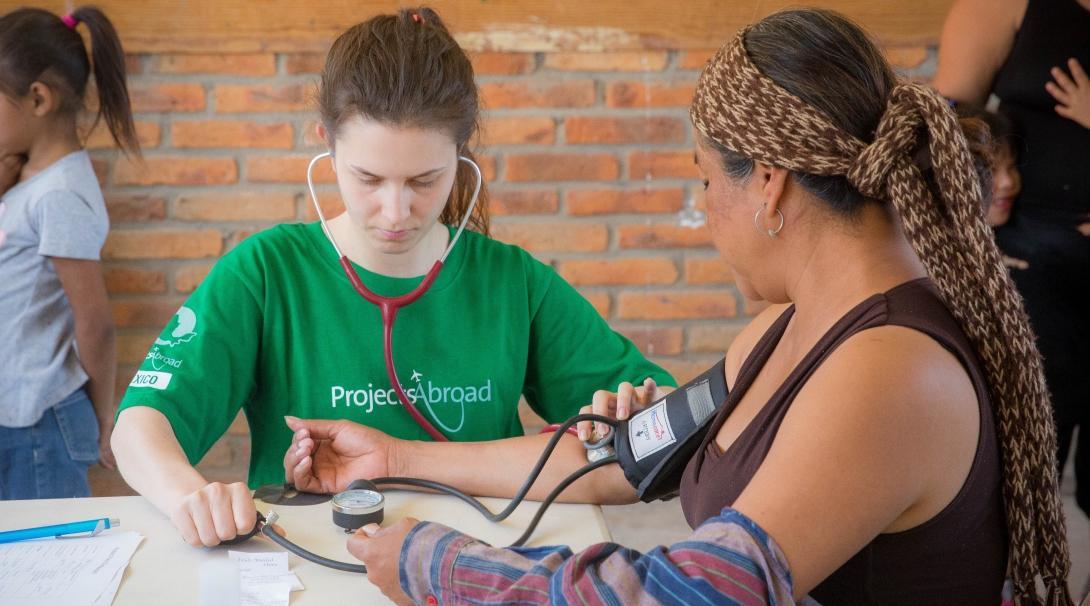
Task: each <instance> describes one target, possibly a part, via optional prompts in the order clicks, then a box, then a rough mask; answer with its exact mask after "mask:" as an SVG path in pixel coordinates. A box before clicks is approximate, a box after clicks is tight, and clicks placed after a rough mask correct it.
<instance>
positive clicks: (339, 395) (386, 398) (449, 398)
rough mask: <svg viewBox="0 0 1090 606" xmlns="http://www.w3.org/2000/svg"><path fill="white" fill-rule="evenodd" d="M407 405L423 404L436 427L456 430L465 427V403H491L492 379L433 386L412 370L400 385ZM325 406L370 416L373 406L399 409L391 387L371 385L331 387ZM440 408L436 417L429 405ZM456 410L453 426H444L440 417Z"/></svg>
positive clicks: (398, 402)
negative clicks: (405, 380)
mask: <svg viewBox="0 0 1090 606" xmlns="http://www.w3.org/2000/svg"><path fill="white" fill-rule="evenodd" d="M402 388H403V389H405V395H406V396H408V398H409V402H411V403H412V404H413V405H414V406H416V405H418V404H421V403H422V404H423V405H424V407H425V408H426V409H427V411H428V412H429V413H431V414H430V416H431V418H432V419H434V420H435V421H436V423H438V424H439V426H440V427H442V428H443V429H445V430H446V431H448V432H456V431H459V430H460V429H461V428H462V426H463V425H464V424H465V407H466V405H467V404H485V403H490V402H492V379H488V380H486V381H485V382H484V383H483V384H481V385H456V386H446V385H437V384H435V383H433V382H432V381H430V380H425V379H424V375H423V374H422V373H420V372H418V371H416V370H413V374H412V382H411V383H410V384H409V385H402ZM329 404H330V406H332V407H333V408H338V407H351V408H362V409H363V411H364V412H365V413H368V414H370V413H371V412H372V411H373V410H374V409H375V407H376V406H400V405H401V401H400V400H398V398H397V392H396V391H394V389H393V388H389V389H385V388H383V387H375V385H374V383H368V384H367V387H366V388H352V387H345V386H341V385H333V386H332V387H331V388H330V393H329ZM433 404H434V405H437V407H438V405H442V406H441V407H439V410H442V411H443V412H444V414H443V416H442V417H440V416H439V415H438V414H437V413H436V411H435V410H434V409H433V408H432V405H433ZM454 406H457V407H458V409H459V414H458V422H457V424H456V425H454V426H450V425H448V424H447V423H446V422H444V420H443V418H449V417H451V416H453V415H452V414H451V413H449V412H448V411H449V410H450V408H451V407H454Z"/></svg>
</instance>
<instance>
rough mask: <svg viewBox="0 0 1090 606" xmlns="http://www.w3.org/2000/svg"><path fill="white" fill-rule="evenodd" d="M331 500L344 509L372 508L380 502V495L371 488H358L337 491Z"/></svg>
mask: <svg viewBox="0 0 1090 606" xmlns="http://www.w3.org/2000/svg"><path fill="white" fill-rule="evenodd" d="M333 502H334V503H335V504H336V505H338V506H340V507H343V508H345V509H373V508H374V507H377V506H378V505H381V504H382V495H381V494H380V493H377V492H375V491H373V490H367V489H365V488H359V489H356V490H346V491H344V492H341V493H338V494H337V495H335V496H334V497H333Z"/></svg>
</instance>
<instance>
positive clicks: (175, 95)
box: [129, 83, 204, 113]
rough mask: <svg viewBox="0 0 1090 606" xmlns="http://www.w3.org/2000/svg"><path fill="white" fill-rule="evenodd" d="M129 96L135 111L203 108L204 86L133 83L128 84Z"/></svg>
mask: <svg viewBox="0 0 1090 606" xmlns="http://www.w3.org/2000/svg"><path fill="white" fill-rule="evenodd" d="M129 97H130V99H131V101H132V111H133V112H135V113H143V112H199V111H203V110H204V87H203V86H201V85H200V84H163V83H160V84H152V83H135V84H130V85H129Z"/></svg>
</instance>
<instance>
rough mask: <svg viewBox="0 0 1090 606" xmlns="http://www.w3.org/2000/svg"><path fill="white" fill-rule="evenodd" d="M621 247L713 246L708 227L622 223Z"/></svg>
mask: <svg viewBox="0 0 1090 606" xmlns="http://www.w3.org/2000/svg"><path fill="white" fill-rule="evenodd" d="M617 235H618V238H619V241H620V246H621V248H698V247H704V246H711V236H710V234H709V233H708V228H707V227H706V226H703V227H696V228H694V227H682V226H680V225H671V224H667V223H659V224H655V225H621V226H619V227H618V228H617Z"/></svg>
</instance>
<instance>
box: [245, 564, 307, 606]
mask: <svg viewBox="0 0 1090 606" xmlns="http://www.w3.org/2000/svg"><path fill="white" fill-rule="evenodd" d="M228 556H229V557H230V558H231V559H232V560H233V561H235V562H236V563H237V564H238V570H239V576H240V577H241V581H242V592H241V596H242V601H241V606H288V601H289V599H290V594H291V592H292V591H299V590H302V589H303V584H302V583H301V582H300V581H299V577H297V576H295V574H294V573H292V572H290V571H289V570H288V554H287V553H285V552H282V551H281V552H273V553H247V552H243V551H230V552H228Z"/></svg>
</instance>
